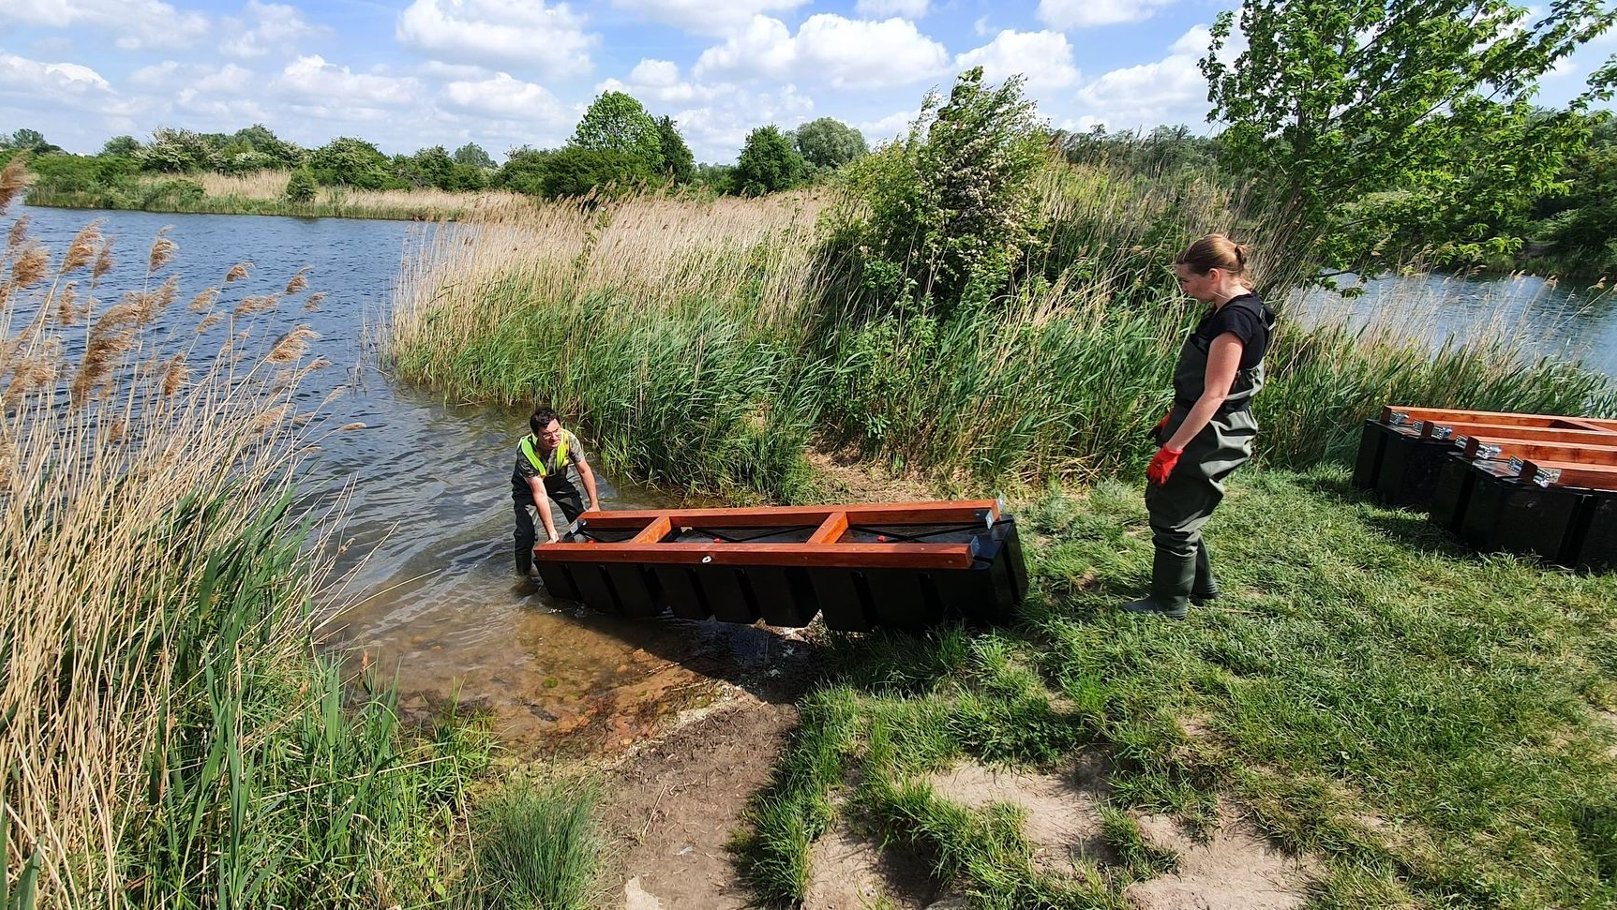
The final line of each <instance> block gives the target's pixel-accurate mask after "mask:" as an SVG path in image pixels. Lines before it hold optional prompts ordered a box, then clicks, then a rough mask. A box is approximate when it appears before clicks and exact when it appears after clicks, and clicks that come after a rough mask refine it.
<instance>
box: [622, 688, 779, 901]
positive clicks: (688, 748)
mask: <svg viewBox="0 0 1617 910" xmlns="http://www.w3.org/2000/svg"><path fill="white" fill-rule="evenodd" d="M796 722H797V710H796V709H795V708H793V707H792V706H791V705H790V704H770V703H767V702H762V701H759V700H758V699H756V698H753V697H752V696H749V695H746V694H744V693H743V694H738V695H736V696H735V697H734V698H733V699H732V700H730V701H729V702H727V703H725V704H723V705H722V706H720V707H718V708H717V709H715V710H714V711H713V712H712V713H710V714H708V715H707V716H705V717H702V718H701V719H699V720H696V721H693V722H691V723H688V724H685V725H683V726H681V727H678V728H677V729H675V730H674V731H673V732H671V733H670V734H669V735H668V736H666V737H665V738H664V739H662V740H661V741H659V742H657V743H655V744H650V745H646V746H644V747H642V748H641V749H639V750H638V751H636V752H635V753H633V754H632V755H630V756H629V757H628V758H627V759H625V760H624V761H623V763H622V764H620V765H619V766H618V767H616V768H614V769H612V770H610V771H609V772H607V779H606V782H605V787H606V792H607V806H606V811H605V822H606V825H605V827H606V830H607V832H608V836H609V837H610V838H611V842H610V844H609V847H608V851H607V852H608V854H609V855H613V856H614V858H615V859H616V863H615V868H613V869H612V870H610V872H609V873H608V878H607V882H608V886H609V888H610V889H611V890H612V891H613V893H615V894H617V895H619V898H617V899H615V900H614V902H613V904H612V906H619V907H624V908H626V910H684V908H690V910H699V908H700V910H740V908H743V907H746V906H748V905H749V903H750V901H751V895H750V893H749V892H748V891H747V889H746V887H745V886H744V885H743V884H741V882H739V881H738V880H737V876H736V870H735V865H734V863H733V862H732V860H731V856H730V854H729V852H728V850H727V849H726V846H725V845H726V844H727V843H728V842H729V840H730V836H731V834H732V833H733V832H734V831H735V830H736V828H737V826H738V825H739V824H740V821H741V812H742V810H743V809H744V808H745V807H746V805H747V801H748V799H750V798H751V796H752V795H753V793H754V792H756V791H757V790H758V789H759V788H760V787H762V786H763V785H764V784H766V783H767V782H768V781H769V776H770V772H771V770H772V769H773V767H774V764H775V759H776V757H777V756H778V755H779V754H780V750H781V748H782V747H783V746H784V745H785V743H786V736H787V733H788V732H789V731H790V730H791V728H792V727H793V726H794V725H795V724H796Z"/></svg>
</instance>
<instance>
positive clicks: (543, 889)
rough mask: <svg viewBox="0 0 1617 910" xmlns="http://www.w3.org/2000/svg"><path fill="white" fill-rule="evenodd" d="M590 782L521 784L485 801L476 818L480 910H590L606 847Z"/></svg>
mask: <svg viewBox="0 0 1617 910" xmlns="http://www.w3.org/2000/svg"><path fill="white" fill-rule="evenodd" d="M599 798H600V794H599V793H598V792H597V790H596V788H595V787H594V785H592V784H590V783H588V782H580V781H576V780H565V779H561V778H557V779H554V780H547V781H517V782H513V783H509V784H507V785H505V786H504V787H503V788H501V789H500V790H498V791H496V792H495V793H493V794H492V795H491V796H489V797H487V798H486V799H484V800H482V801H481V803H480V804H479V806H478V811H477V813H476V815H475V817H474V819H473V832H472V833H473V843H474V844H475V850H476V854H477V875H478V883H479V886H480V894H479V898H480V905H481V906H483V907H487V908H499V910H587V908H589V907H592V906H595V904H594V899H595V898H596V897H598V896H599V895H598V894H597V882H596V875H597V872H598V870H599V867H600V853H601V844H600V841H599V839H598V838H597V836H596V833H595V822H594V808H595V804H596V802H597V801H598V800H599Z"/></svg>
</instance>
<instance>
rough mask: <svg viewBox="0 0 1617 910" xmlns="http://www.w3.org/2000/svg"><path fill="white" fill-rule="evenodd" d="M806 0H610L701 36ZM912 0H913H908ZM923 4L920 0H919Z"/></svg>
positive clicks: (732, 28) (723, 31) (725, 30)
mask: <svg viewBox="0 0 1617 910" xmlns="http://www.w3.org/2000/svg"><path fill="white" fill-rule="evenodd" d="M807 2H808V0H717V2H715V0H612V5H613V6H615V7H617V8H618V9H626V10H629V11H631V12H636V13H639V14H641V15H642V16H645V17H646V18H648V19H653V20H655V21H657V22H662V23H665V24H667V25H672V26H674V27H676V28H679V29H682V30H684V31H687V32H695V33H697V34H701V35H727V34H729V33H731V32H733V31H735V30H736V29H738V28H741V27H743V26H745V25H746V24H747V23H749V22H751V21H752V18H753V17H754V16H757V15H761V14H763V13H769V12H776V11H781V12H789V11H791V10H794V9H797V8H798V7H799V6H802V5H803V4H804V3H807ZM912 2H913V0H912ZM923 5H924V0H923Z"/></svg>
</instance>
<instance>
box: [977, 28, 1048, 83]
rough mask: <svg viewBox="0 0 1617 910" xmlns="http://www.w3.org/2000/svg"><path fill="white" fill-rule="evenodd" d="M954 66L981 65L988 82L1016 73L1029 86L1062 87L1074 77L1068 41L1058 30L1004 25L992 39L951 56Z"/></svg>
mask: <svg viewBox="0 0 1617 910" xmlns="http://www.w3.org/2000/svg"><path fill="white" fill-rule="evenodd" d="M955 66H958V67H960V68H961V69H969V68H970V67H973V66H981V67H982V68H983V76H984V77H985V78H986V79H987V80H988V81H990V82H1003V81H1005V80H1006V79H1008V78H1010V77H1011V76H1014V75H1016V74H1018V73H1020V74H1023V75H1025V76H1027V83H1026V85H1027V87H1028V89H1030V90H1038V89H1052V88H1066V87H1067V86H1069V85H1072V84H1073V83H1074V82H1077V81H1078V68H1077V67H1075V66H1073V65H1072V45H1071V44H1068V43H1067V36H1066V35H1063V34H1062V33H1060V32H1049V31H1045V32H1016V31H1011V30H1010V29H1006V30H1005V31H1002V32H1000V33H999V34H998V35H996V36H995V37H994V40H993V41H990V42H989V43H987V44H985V45H983V46H982V47H979V48H977V49H975V50H971V51H967V52H965V53H964V54H961V55H959V56H957V57H955Z"/></svg>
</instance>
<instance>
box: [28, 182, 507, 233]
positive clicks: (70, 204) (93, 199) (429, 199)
mask: <svg viewBox="0 0 1617 910" xmlns="http://www.w3.org/2000/svg"><path fill="white" fill-rule="evenodd" d="M290 178H291V174H290V172H286V171H261V172H259V173H256V174H247V175H239V176H237V175H228V174H214V173H202V174H196V175H192V176H186V177H175V176H165V175H140V176H131V177H124V178H120V179H119V180H117V181H116V182H114V183H113V184H111V185H102V184H95V185H84V186H73V185H70V184H69V185H63V186H53V187H46V186H34V187H31V188H30V189H29V190H28V195H27V201H28V204H29V205H43V206H54V207H58V208H80V209H115V210H116V209H131V210H136V211H146V212H176V213H186V214H206V215H285V216H289V217H294V218H379V219H391V220H397V221H457V220H461V219H465V218H474V217H483V216H487V215H490V214H493V215H500V214H503V213H509V212H517V211H523V210H527V209H530V208H532V207H533V205H534V203H533V201H532V200H531V199H529V198H527V197H525V196H522V195H521V194H518V193H510V192H503V191H493V190H490V191H485V192H475V193H472V192H466V193H458V192H448V191H445V190H438V189H430V188H429V189H415V190H358V189H352V188H349V187H340V186H324V187H319V188H318V189H317V190H316V192H315V195H314V198H312V199H309V200H308V201H306V202H294V201H292V200H290V199H288V198H287V196H286V184H287V181H288V180H289V179H290Z"/></svg>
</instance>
